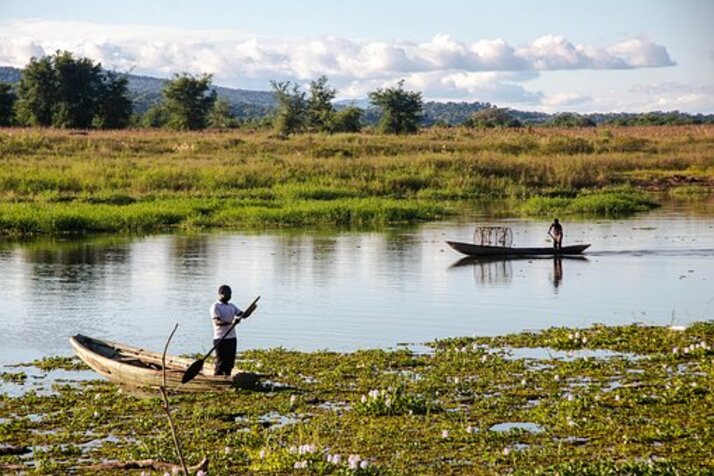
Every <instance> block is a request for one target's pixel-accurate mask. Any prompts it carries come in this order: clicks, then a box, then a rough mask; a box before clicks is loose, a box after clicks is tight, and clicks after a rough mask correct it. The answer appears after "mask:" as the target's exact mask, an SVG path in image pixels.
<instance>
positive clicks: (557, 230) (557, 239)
mask: <svg viewBox="0 0 714 476" xmlns="http://www.w3.org/2000/svg"><path fill="white" fill-rule="evenodd" d="M548 234H549V235H550V236H551V238H553V248H554V249H555V251H560V250H561V249H562V248H563V226H562V225H561V224H560V222H559V221H558V219H557V218H556V219H554V220H553V223H552V224H551V225H550V228H548Z"/></svg>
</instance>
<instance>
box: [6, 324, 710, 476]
mask: <svg viewBox="0 0 714 476" xmlns="http://www.w3.org/2000/svg"><path fill="white" fill-rule="evenodd" d="M429 345H430V347H431V348H432V352H430V353H426V354H417V353H413V352H411V351H409V350H404V349H402V350H394V351H385V350H361V351H358V352H352V353H337V352H329V351H318V352H309V353H304V352H297V351H290V350H286V349H280V348H278V349H268V350H250V351H245V352H243V353H242V354H241V359H242V360H241V366H242V367H244V368H247V369H254V370H256V369H259V370H260V371H261V372H264V373H270V374H272V375H273V379H274V382H277V383H280V384H281V385H280V386H275V387H268V388H266V389H264V391H260V392H253V391H239V392H238V394H235V393H232V392H227V393H222V394H189V395H176V396H173V397H171V402H172V408H173V409H174V411H175V416H176V419H177V421H180V422H181V427H180V429H179V432H180V436H181V439H182V442H183V446H184V450H185V454H186V457H187V460H188V461H189V462H190V463H193V462H197V461H199V460H200V459H202V457H203V456H204V455H207V456H208V457H209V458H210V461H211V463H210V464H211V466H210V468H209V469H210V474H335V475H348V474H365V475H366V474H374V475H377V474H389V475H401V474H404V475H409V474H415V473H418V474H424V475H442V474H469V475H471V474H554V473H555V472H558V473H559V474H711V472H712V471H713V470H714V462H713V461H712V459H711V443H712V425H711V415H712V414H713V412H714V400H713V399H712V395H714V379H712V375H713V372H714V368H713V367H712V358H713V357H714V350H712V345H714V323H713V322H702V323H697V324H693V325H691V326H689V327H687V328H686V329H682V328H669V327H656V326H636V325H632V326H622V327H606V326H594V327H590V328H584V329H572V328H552V329H547V330H544V331H541V332H537V333H520V334H512V335H507V336H501V337H459V338H451V339H443V340H439V341H435V342H432V343H430V344H429ZM514 347H525V348H542V347H546V348H549V349H561V350H568V351H571V352H573V354H572V355H571V356H570V357H567V358H556V357H551V358H544V359H535V358H516V357H514V356H513V355H511V354H510V352H509V349H510V348H514ZM583 348H586V349H590V350H597V349H610V350H612V351H614V352H616V353H615V354H613V355H611V356H609V357H606V358H605V357H603V358H595V357H583V356H579V354H578V353H577V352H579V351H580V350H582V349H583ZM675 350H676V351H675ZM48 360H59V359H48ZM19 385H28V383H24V384H23V383H19ZM387 399H390V400H389V401H390V404H389V405H388V404H387ZM159 405H160V401H159V399H158V397H153V398H147V399H137V398H135V397H132V396H131V395H129V394H127V393H125V392H123V391H121V390H120V389H119V388H118V387H117V386H115V385H114V384H111V383H109V382H106V381H104V380H94V381H88V382H66V383H65V384H62V385H56V386H55V387H54V394H52V395H38V394H36V393H35V392H33V391H32V390H31V387H29V386H28V389H27V392H26V393H25V394H24V395H22V396H17V397H9V396H0V438H2V440H3V441H4V442H6V443H7V444H10V445H20V444H22V445H29V446H31V447H32V448H33V454H32V455H30V457H29V458H25V459H23V458H21V457H19V456H12V455H4V456H0V464H19V465H29V464H34V465H35V466H34V468H35V470H36V471H37V472H40V473H43V474H66V473H74V472H76V473H82V472H83V469H82V468H83V466H84V465H86V464H88V463H100V462H101V461H133V460H139V459H149V458H150V459H158V460H163V461H174V459H173V458H174V450H173V447H172V442H171V436H170V433H169V431H168V428H167V426H166V424H165V420H164V417H163V415H162V414H161V412H160V411H159V410H158V407H159ZM432 405H434V406H432ZM266 416H272V417H271V418H266ZM275 416H277V418H275ZM283 420H284V421H283ZM266 422H268V423H267V424H266ZM519 422H521V423H519ZM504 423H505V424H508V423H512V424H514V428H513V429H511V430H506V431H495V430H493V429H492V428H493V427H494V426H495V425H500V426H503V425H502V424H504ZM517 423H518V424H517ZM529 426H530V427H533V428H538V429H537V430H529V429H528V428H529ZM335 457H337V458H336V459H335ZM350 458H351V461H353V462H357V461H358V462H360V463H361V462H362V461H366V463H365V464H364V468H362V467H361V466H356V467H355V468H354V469H350V465H349V461H350ZM26 467H27V468H28V470H30V469H31V468H30V467H29V466H26ZM104 473H110V472H109V471H105V472H104ZM115 473H116V474H124V473H123V472H122V471H116V472H115Z"/></svg>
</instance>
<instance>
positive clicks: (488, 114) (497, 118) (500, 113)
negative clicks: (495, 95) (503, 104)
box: [465, 106, 523, 128]
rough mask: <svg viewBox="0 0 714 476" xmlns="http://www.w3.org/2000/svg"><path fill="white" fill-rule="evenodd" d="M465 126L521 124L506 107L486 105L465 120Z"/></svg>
mask: <svg viewBox="0 0 714 476" xmlns="http://www.w3.org/2000/svg"><path fill="white" fill-rule="evenodd" d="M465 124H466V126H467V127H478V128H493V127H521V126H522V125H523V124H521V122H520V121H519V120H518V119H516V118H515V117H513V115H512V114H511V113H510V112H509V111H508V109H504V108H500V107H495V106H494V107H487V108H485V109H482V110H480V111H478V112H475V113H473V115H472V116H471V117H470V118H469V119H468V120H467V121H466V123H465Z"/></svg>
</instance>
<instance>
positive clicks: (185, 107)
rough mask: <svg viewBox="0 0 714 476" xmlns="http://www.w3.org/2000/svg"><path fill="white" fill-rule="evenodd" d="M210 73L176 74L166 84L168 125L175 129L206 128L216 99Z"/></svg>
mask: <svg viewBox="0 0 714 476" xmlns="http://www.w3.org/2000/svg"><path fill="white" fill-rule="evenodd" d="M212 80H213V77H212V75H210V74H204V75H201V76H193V75H190V74H188V73H183V74H180V75H179V74H176V75H174V77H173V79H171V80H170V81H168V82H167V83H166V86H164V89H163V94H164V102H165V107H166V111H167V113H168V116H169V120H168V126H169V127H173V128H174V129H189V130H196V129H204V128H205V127H206V126H207V125H208V113H209V112H210V111H211V108H212V107H213V103H214V102H215V101H216V91H215V90H213V89H212V88H211V86H212Z"/></svg>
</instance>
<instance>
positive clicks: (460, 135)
mask: <svg viewBox="0 0 714 476" xmlns="http://www.w3.org/2000/svg"><path fill="white" fill-rule="evenodd" d="M712 141H714V126H696V127H694V126H689V127H684V126H682V127H674V126H672V127H666V126H662V127H658V128H636V127H633V128H625V127H619V128H618V127H615V128H606V129H595V130H589V129H575V130H573V129H544V130H539V129H533V130H529V131H473V130H467V129H458V128H454V129H434V130H428V131H423V132H422V133H420V134H417V135H415V136H408V137H393V136H380V135H374V134H367V133H363V134H337V135H334V136H324V135H319V134H306V135H302V136H297V137H294V138H291V139H290V140H279V139H276V138H275V137H273V136H271V135H270V134H266V133H250V132H246V131H236V132H204V133H180V132H171V131H151V132H147V131H109V132H101V131H97V132H95V131H93V132H91V133H89V134H88V135H86V136H74V135H72V133H71V131H58V130H46V129H17V130H15V129H0V165H2V167H0V235H5V236H31V235H55V236H56V235H64V234H79V235H81V234H96V233H111V232H135V233H147V232H157V231H165V230H187V231H191V230H206V229H231V228H242V229H264V228H271V227H284V228H290V227H315V226H317V227H330V226H332V227H335V226H337V227H341V226H342V227H345V226H348V227H349V226H375V225H385V224H399V223H419V222H428V221H434V220H440V219H444V218H447V217H452V216H458V214H459V213H460V212H461V210H463V209H464V207H469V206H472V207H473V206H474V205H475V204H477V203H479V202H491V203H499V204H501V208H502V213H505V214H509V215H511V216H550V215H552V214H553V213H558V214H559V215H563V216H592V217H613V216H615V217H617V216H627V215H631V214H633V213H637V212H640V211H645V210H648V209H651V208H653V207H655V206H657V204H656V203H655V201H654V200H653V195H652V193H653V191H654V192H657V193H666V194H670V195H671V196H673V197H678V198H684V199H690V200H696V199H700V198H706V197H710V196H711V195H712V192H713V191H714V175H712V172H711V170H714V168H712V165H713V164H714V157H712V155H711V152H710V151H711V143H712Z"/></svg>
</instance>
